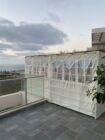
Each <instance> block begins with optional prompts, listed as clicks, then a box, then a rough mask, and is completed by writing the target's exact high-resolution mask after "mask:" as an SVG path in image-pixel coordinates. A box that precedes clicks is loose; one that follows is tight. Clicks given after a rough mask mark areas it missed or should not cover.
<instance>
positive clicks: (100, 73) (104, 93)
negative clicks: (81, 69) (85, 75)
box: [87, 64, 105, 104]
mask: <svg viewBox="0 0 105 140" xmlns="http://www.w3.org/2000/svg"><path fill="white" fill-rule="evenodd" d="M93 81H94V82H97V85H98V88H97V89H96V88H95V87H93V88H92V89H88V91H87V96H91V95H92V100H94V99H96V101H97V102H98V103H99V104H101V103H102V104H103V103H105V65H103V64H101V66H98V67H97V70H96V77H94V80H93Z"/></svg>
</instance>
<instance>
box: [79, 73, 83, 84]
mask: <svg viewBox="0 0 105 140" xmlns="http://www.w3.org/2000/svg"><path fill="white" fill-rule="evenodd" d="M78 81H79V82H81V83H84V76H80V75H79V76H78Z"/></svg>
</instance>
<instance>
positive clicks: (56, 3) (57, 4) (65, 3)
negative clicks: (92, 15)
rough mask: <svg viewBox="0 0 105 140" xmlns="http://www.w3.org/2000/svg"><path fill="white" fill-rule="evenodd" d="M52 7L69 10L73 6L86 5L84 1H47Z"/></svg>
mask: <svg viewBox="0 0 105 140" xmlns="http://www.w3.org/2000/svg"><path fill="white" fill-rule="evenodd" d="M47 1H48V3H49V5H50V7H53V8H57V9H62V10H64V11H65V10H67V9H68V8H70V7H71V6H79V5H82V4H83V3H84V1H83V0H47Z"/></svg>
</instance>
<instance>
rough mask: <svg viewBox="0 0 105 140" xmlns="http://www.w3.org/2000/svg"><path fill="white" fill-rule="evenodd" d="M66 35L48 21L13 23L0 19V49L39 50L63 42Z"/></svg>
mask: <svg viewBox="0 0 105 140" xmlns="http://www.w3.org/2000/svg"><path fill="white" fill-rule="evenodd" d="M66 38H67V35H66V34H65V33H64V32H63V31H61V30H59V29H57V28H56V27H54V26H53V25H51V24H48V23H39V24H30V23H25V22H24V23H23V22H22V23H21V24H19V25H15V24H14V23H13V22H12V21H9V20H7V19H0V50H5V49H13V50H15V51H20V50H21V51H26V50H29V51H30V50H31V51H32V50H33V51H37V50H41V49H43V48H46V47H48V46H52V45H57V44H63V43H64V42H65V39H66Z"/></svg>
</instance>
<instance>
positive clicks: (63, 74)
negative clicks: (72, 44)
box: [62, 61, 65, 80]
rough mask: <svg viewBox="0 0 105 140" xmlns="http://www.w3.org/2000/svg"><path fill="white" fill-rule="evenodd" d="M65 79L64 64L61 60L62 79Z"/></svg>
mask: <svg viewBox="0 0 105 140" xmlns="http://www.w3.org/2000/svg"><path fill="white" fill-rule="evenodd" d="M64 79H65V66H64V61H63V64H62V80H64Z"/></svg>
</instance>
